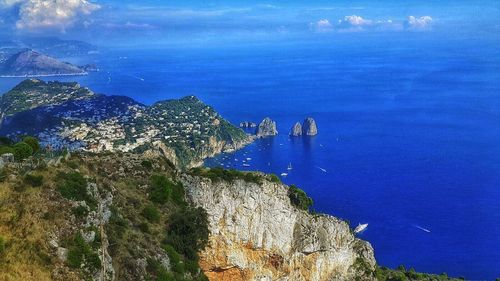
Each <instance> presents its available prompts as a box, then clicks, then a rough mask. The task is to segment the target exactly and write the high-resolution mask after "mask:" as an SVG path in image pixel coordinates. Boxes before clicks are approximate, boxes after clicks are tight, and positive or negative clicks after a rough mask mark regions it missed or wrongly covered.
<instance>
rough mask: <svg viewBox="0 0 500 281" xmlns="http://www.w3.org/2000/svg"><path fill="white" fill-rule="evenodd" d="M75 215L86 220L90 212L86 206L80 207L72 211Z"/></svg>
mask: <svg viewBox="0 0 500 281" xmlns="http://www.w3.org/2000/svg"><path fill="white" fill-rule="evenodd" d="M72 212H73V215H75V217H77V218H80V219H81V218H84V217H86V216H87V215H88V214H89V210H88V209H87V207H85V206H78V207H75V208H73V209H72Z"/></svg>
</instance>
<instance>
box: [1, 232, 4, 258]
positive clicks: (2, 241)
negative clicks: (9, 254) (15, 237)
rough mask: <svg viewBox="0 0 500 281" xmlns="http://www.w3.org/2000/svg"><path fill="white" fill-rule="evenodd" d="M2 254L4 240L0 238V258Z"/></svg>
mask: <svg viewBox="0 0 500 281" xmlns="http://www.w3.org/2000/svg"><path fill="white" fill-rule="evenodd" d="M3 252H5V239H4V238H3V237H2V236H0V257H2V256H1V255H2V254H3Z"/></svg>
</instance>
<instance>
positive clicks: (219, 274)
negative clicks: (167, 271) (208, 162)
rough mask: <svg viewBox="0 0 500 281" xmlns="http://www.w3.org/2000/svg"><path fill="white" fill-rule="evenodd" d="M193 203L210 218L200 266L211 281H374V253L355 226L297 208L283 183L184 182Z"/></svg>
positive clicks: (185, 178)
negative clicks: (356, 280)
mask: <svg viewBox="0 0 500 281" xmlns="http://www.w3.org/2000/svg"><path fill="white" fill-rule="evenodd" d="M182 182H183V184H184V186H185V190H186V194H187V196H188V199H189V200H190V201H192V203H194V204H195V205H197V206H200V207H203V208H204V209H205V210H206V211H207V213H208V218H209V229H210V232H211V235H210V239H209V246H208V247H207V248H206V249H205V250H204V251H203V252H202V253H201V255H200V256H201V261H200V265H201V267H202V269H203V270H204V272H205V274H206V275H207V276H208V278H209V279H210V280H218V281H220V280H223V281H224V280H231V281H237V280H290V281H292V280H304V281H305V280H308V281H323V280H354V279H355V277H357V278H358V280H372V278H373V277H372V274H371V272H373V270H374V269H375V259H374V256H373V249H372V247H371V246H370V244H369V243H368V242H364V241H362V240H359V239H357V238H355V237H354V236H353V234H352V232H351V230H350V229H349V226H348V225H347V224H346V223H345V222H344V221H341V220H339V219H337V218H334V217H331V216H327V215H311V214H309V213H307V212H305V211H300V210H298V209H297V208H295V207H294V206H293V205H292V204H291V203H290V199H289V197H288V194H287V187H286V186H284V185H282V184H279V183H271V182H264V183H263V184H261V185H259V184H255V183H249V182H244V181H241V180H236V181H235V182H233V183H227V182H211V181H210V180H208V179H201V178H197V177H192V176H184V177H183V178H182Z"/></svg>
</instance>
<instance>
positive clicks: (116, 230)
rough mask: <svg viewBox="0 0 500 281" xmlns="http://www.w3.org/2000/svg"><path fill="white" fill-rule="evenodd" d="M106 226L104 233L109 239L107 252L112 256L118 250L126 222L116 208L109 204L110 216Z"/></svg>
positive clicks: (125, 230)
mask: <svg viewBox="0 0 500 281" xmlns="http://www.w3.org/2000/svg"><path fill="white" fill-rule="evenodd" d="M106 227H107V229H106V233H107V234H108V240H109V252H110V254H111V255H112V256H114V255H115V254H116V253H117V252H118V249H119V247H120V245H121V240H122V238H123V236H124V235H125V233H126V232H127V229H128V222H127V220H125V219H124V218H122V217H121V216H120V215H119V213H118V210H117V209H116V208H115V207H114V206H111V217H110V218H109V222H108V224H107V226H106Z"/></svg>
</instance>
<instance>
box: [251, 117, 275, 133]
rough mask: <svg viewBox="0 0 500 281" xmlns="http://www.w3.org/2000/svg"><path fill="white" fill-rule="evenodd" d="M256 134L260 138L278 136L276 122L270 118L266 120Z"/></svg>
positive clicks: (261, 123)
mask: <svg viewBox="0 0 500 281" xmlns="http://www.w3.org/2000/svg"><path fill="white" fill-rule="evenodd" d="M255 134H256V135H257V137H259V138H260V137H268V136H275V135H277V134H278V130H277V129H276V122H274V121H273V120H271V118H269V117H266V118H264V120H262V122H260V124H259V126H258V127H257V132H256V133H255Z"/></svg>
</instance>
